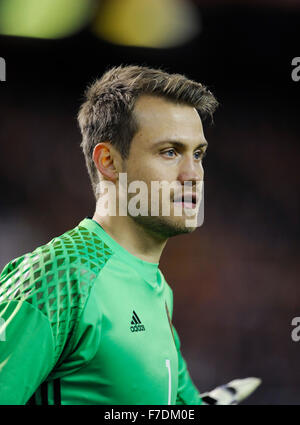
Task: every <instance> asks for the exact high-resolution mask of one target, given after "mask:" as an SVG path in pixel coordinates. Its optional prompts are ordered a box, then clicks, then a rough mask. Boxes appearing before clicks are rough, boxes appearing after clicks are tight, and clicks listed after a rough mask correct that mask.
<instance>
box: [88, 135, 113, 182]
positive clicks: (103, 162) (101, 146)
mask: <svg viewBox="0 0 300 425" xmlns="http://www.w3.org/2000/svg"><path fill="white" fill-rule="evenodd" d="M115 155H116V150H115V149H114V148H113V147H112V145H111V143H109V142H102V143H98V144H97V145H96V146H95V148H94V151H93V161H94V164H95V166H96V167H97V169H98V171H99V172H100V173H101V174H102V175H103V177H105V178H106V179H107V180H110V181H112V182H116V181H117V180H118V170H117V169H116V167H115V162H116V161H115Z"/></svg>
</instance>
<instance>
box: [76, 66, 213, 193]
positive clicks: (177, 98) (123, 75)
mask: <svg viewBox="0 0 300 425" xmlns="http://www.w3.org/2000/svg"><path fill="white" fill-rule="evenodd" d="M142 94H148V95H154V96H160V97H163V98H166V99H168V100H170V101H173V102H175V103H182V104H187V105H190V106H192V107H195V108H196V109H197V111H198V113H199V115H200V117H201V119H202V120H205V119H206V118H207V117H210V118H211V120H212V117H213V113H214V112H215V110H216V108H217V106H218V102H217V100H216V99H215V97H214V95H213V94H212V93H211V92H210V91H209V90H208V89H207V88H206V87H205V86H204V85H202V84H200V83H198V82H196V81H193V80H189V79H188V78H187V77H186V76H184V75H181V74H169V73H167V72H164V71H162V70H160V69H152V68H148V67H145V66H137V65H130V66H123V65H121V66H118V67H114V68H112V69H110V70H108V71H107V72H105V73H104V74H103V76H102V77H101V78H100V79H97V80H95V81H94V82H93V83H92V84H91V85H90V86H88V88H87V89H86V91H85V99H84V103H83V104H82V105H81V107H80V110H79V113H78V123H79V127H80V130H81V134H82V142H81V148H82V150H83V153H84V156H85V161H86V166H87V169H88V173H89V176H90V179H91V182H92V187H93V191H94V194H95V196H96V197H97V195H96V188H97V184H98V182H99V177H98V172H97V168H96V166H95V164H94V161H93V150H94V148H95V146H96V145H97V144H98V143H100V142H101V141H109V142H110V143H111V144H112V145H113V146H115V147H116V149H117V150H118V151H119V152H120V154H121V157H122V158H123V159H126V158H128V155H129V150H130V144H131V140H132V138H133V136H134V135H135V133H136V132H137V130H138V123H137V121H136V119H135V116H134V114H133V109H134V105H135V102H136V100H137V98H138V97H139V96H140V95H142Z"/></svg>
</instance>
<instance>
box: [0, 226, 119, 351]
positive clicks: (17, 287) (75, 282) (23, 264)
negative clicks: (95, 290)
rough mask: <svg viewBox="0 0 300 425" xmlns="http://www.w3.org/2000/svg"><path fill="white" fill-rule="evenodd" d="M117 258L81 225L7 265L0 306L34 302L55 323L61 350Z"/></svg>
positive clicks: (0, 288)
mask: <svg viewBox="0 0 300 425" xmlns="http://www.w3.org/2000/svg"><path fill="white" fill-rule="evenodd" d="M112 254H113V252H112V251H111V250H110V248H109V247H108V246H107V245H106V244H105V243H104V242H103V241H102V240H101V239H100V238H99V236H98V235H96V234H94V233H93V232H91V231H89V230H88V229H86V228H85V227H83V226H80V225H79V226H77V227H75V228H74V229H72V230H70V231H67V232H66V233H64V234H63V235H61V236H59V237H56V238H54V239H52V240H51V241H50V242H49V243H47V244H46V245H43V246H40V247H38V248H36V249H35V250H34V251H33V252H31V253H27V254H25V255H23V256H21V257H19V258H16V259H14V260H12V261H11V262H10V263H8V264H7V265H6V267H4V269H3V271H2V273H1V275H0V303H3V302H5V303H6V302H9V301H25V302H26V303H30V304H32V306H33V307H35V308H36V309H38V310H39V311H40V312H41V313H42V314H43V315H44V316H46V318H47V319H48V321H49V322H50V325H51V328H52V332H53V336H54V339H55V343H56V348H57V352H59V351H61V348H62V346H63V345H64V343H65V341H66V339H67V337H68V335H69V333H70V332H71V330H72V329H73V327H74V325H75V323H76V322H77V321H78V319H79V316H80V314H81V311H82V310H83V308H84V306H85V302H86V300H87V298H88V296H89V293H90V290H91V288H92V286H93V285H94V283H95V280H96V279H97V277H98V275H99V273H100V272H101V270H102V269H103V268H104V267H105V264H106V263H107V261H108V260H109V258H110V257H111V256H112Z"/></svg>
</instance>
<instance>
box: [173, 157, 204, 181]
mask: <svg viewBox="0 0 300 425" xmlns="http://www.w3.org/2000/svg"><path fill="white" fill-rule="evenodd" d="M203 178H204V169H203V165H202V163H201V162H199V161H197V162H196V161H195V160H194V158H193V156H191V157H190V156H188V157H186V158H184V159H183V160H182V162H181V164H180V169H179V174H178V180H179V181H180V183H181V184H184V182H185V181H191V182H193V183H196V182H197V181H201V180H203Z"/></svg>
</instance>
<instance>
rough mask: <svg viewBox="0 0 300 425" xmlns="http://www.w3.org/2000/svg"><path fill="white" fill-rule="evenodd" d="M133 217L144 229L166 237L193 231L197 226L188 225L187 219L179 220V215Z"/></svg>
mask: <svg viewBox="0 0 300 425" xmlns="http://www.w3.org/2000/svg"><path fill="white" fill-rule="evenodd" d="M132 219H133V220H134V221H135V222H136V223H138V224H139V225H140V226H141V227H142V228H143V229H145V230H147V231H149V232H151V233H154V234H156V235H158V236H160V237H163V238H166V239H167V238H171V237H173V236H177V235H182V234H185V233H192V232H193V231H194V230H196V228H197V227H190V226H186V224H185V219H182V218H181V220H178V217H173V218H172V217H164V216H162V217H153V216H137V217H132ZM176 219H177V220H176Z"/></svg>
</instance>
